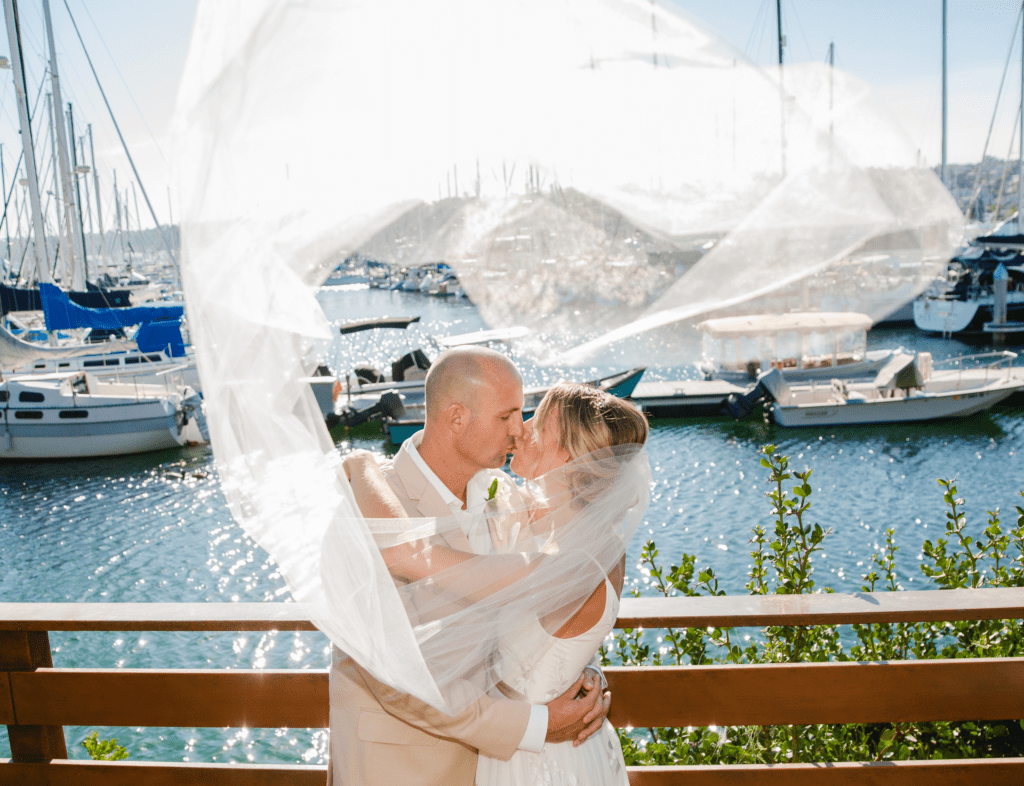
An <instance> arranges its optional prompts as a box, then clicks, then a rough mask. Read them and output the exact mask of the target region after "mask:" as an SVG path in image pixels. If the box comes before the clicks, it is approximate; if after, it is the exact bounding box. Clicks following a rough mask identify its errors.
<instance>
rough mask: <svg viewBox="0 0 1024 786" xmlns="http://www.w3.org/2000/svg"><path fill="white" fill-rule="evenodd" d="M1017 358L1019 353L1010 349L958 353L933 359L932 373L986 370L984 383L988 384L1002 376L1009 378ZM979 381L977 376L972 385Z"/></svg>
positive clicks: (960, 372) (961, 372)
mask: <svg viewBox="0 0 1024 786" xmlns="http://www.w3.org/2000/svg"><path fill="white" fill-rule="evenodd" d="M1016 359H1017V353H1016V352H1010V351H1009V350H1001V351H996V352H976V353H974V354H972V355H958V356H957V357H951V358H946V359H945V360H936V361H933V362H932V375H933V376H934V375H935V374H936V373H937V372H938V373H942V372H946V373H950V374H951V373H953V372H956V373H957V374H958V375H960V374H963V372H964V371H971V370H984V371H985V378H984V384H987V383H988V382H990V381H994V380H995V379H997V378H1000V377H1002V378H1004V379H1009V378H1010V374H1011V369H1012V368H1013V361H1015V360H1016ZM990 373H991V375H992V380H990V379H989V374H990ZM958 381H959V377H958ZM977 383H978V380H977V379H976V378H975V379H972V380H971V386H972V387H973V386H975V385H977Z"/></svg>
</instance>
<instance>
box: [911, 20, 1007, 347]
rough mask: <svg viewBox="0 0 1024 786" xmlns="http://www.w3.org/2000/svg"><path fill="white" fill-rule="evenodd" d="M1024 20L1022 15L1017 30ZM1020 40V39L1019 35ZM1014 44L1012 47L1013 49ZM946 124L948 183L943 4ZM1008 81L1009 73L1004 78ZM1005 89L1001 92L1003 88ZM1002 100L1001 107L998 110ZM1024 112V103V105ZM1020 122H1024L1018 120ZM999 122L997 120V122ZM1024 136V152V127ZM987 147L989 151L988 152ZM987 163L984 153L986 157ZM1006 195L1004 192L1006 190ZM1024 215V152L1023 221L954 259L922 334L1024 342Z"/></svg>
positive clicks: (930, 302)
mask: <svg viewBox="0 0 1024 786" xmlns="http://www.w3.org/2000/svg"><path fill="white" fill-rule="evenodd" d="M1022 16H1024V5H1022V13H1020V14H1018V17H1017V24H1018V25H1020V24H1021V18H1022ZM1021 35H1022V44H1024V26H1021ZM1014 37H1016V33H1014ZM1012 46H1013V43H1012V42H1011V49H1012ZM942 47H943V49H942V51H943V99H942V103H943V120H942V124H943V125H942V131H943V133H942V139H943V142H942V177H943V182H945V174H946V68H945V62H946V61H945V52H946V36H945V2H943V44H942ZM1004 77H1005V73H1004ZM1000 88H1001V86H1000ZM1021 98H1022V100H1024V49H1022V52H1021ZM998 105H999V103H998V98H997V99H996V107H997V108H998ZM1022 108H1024V103H1022ZM1018 118H1019V120H1024V117H1022V116H1020V115H1018ZM993 122H994V117H993ZM1017 125H1018V128H1019V130H1020V144H1021V150H1022V151H1024V122H1019V121H1018V123H1017ZM987 144H988V143H987V141H986V149H987ZM982 159H983V160H984V153H983V154H982ZM1000 191H1001V188H1000ZM1022 214H1024V152H1022V154H1021V160H1020V165H1019V183H1018V192H1017V217H1016V218H1011V219H1010V220H1008V221H1005V222H1003V224H1001V225H1000V226H998V227H997V228H996V229H995V231H993V232H991V233H990V234H988V235H985V236H982V237H977V238H975V239H974V240H972V241H971V243H970V245H969V246H967V247H966V248H965V249H963V250H962V251H961V252H960V253H959V254H957V255H956V256H955V257H953V258H952V259H951V260H950V262H949V265H948V266H947V269H946V275H945V278H944V279H943V280H941V281H939V282H937V284H936V286H935V287H934V288H933V291H931V292H930V293H928V294H926V295H924V296H922V297H920V298H918V299H917V300H915V301H914V324H915V325H916V326H917V327H918V329H920V330H927V331H929V332H932V333H941V334H943V335H947V336H950V335H956V336H957V337H958V338H984V339H986V340H987V339H988V338H989V337H990V336H991V335H994V334H996V335H1001V336H1002V337H1004V338H1005V337H1006V336H1014V335H1016V336H1019V337H1024V253H1022V252H1024V233H1022V230H1021V226H1020V216H1021V215H1022Z"/></svg>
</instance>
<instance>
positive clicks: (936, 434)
mask: <svg viewBox="0 0 1024 786" xmlns="http://www.w3.org/2000/svg"><path fill="white" fill-rule="evenodd" d="M320 300H321V302H322V304H323V305H324V309H325V312H326V313H327V315H328V317H329V318H331V319H333V320H338V321H346V320H352V319H359V318H364V317H372V316H383V315H389V316H398V315H415V314H419V315H421V316H422V319H421V321H420V322H419V323H417V324H415V325H413V326H412V327H411V328H410V329H409V330H408V331H379V332H378V335H373V336H371V335H367V334H361V335H358V336H347V337H345V338H344V340H342V338H341V337H340V336H339V337H338V338H337V339H336V340H335V342H333V343H332V345H331V346H329V347H324V348H323V352H324V359H325V360H326V361H327V362H328V363H329V364H330V365H331V367H332V368H335V369H339V370H344V369H346V368H348V367H350V366H351V365H353V364H354V363H356V362H363V361H366V360H369V361H370V362H371V363H372V364H373V365H375V366H377V367H378V368H386V367H387V364H389V363H390V362H391V361H392V360H394V359H395V358H397V357H398V356H399V355H401V354H403V353H404V352H405V351H408V349H411V348H412V347H414V346H418V345H422V346H424V347H425V348H426V349H427V350H428V354H430V353H431V352H432V351H434V352H436V350H433V349H432V348H431V347H430V345H429V337H430V336H432V335H439V336H443V335H450V334H456V333H466V332H470V331H474V330H479V329H482V328H484V327H485V325H484V324H483V322H482V320H481V319H480V318H479V316H478V315H477V313H476V310H475V308H474V307H473V306H472V305H471V304H469V303H468V302H467V301H464V300H460V301H446V300H440V299H433V298H427V297H424V296H421V295H416V294H406V293H399V292H388V291H380V290H367V289H366V288H364V287H358V286H357V287H339V288H334V289H325V290H323V291H322V292H321V294H320ZM868 338H869V348H881V347H895V346H899V345H903V346H904V347H906V348H908V349H917V350H925V351H929V352H931V353H932V354H933V355H934V356H935V358H936V360H939V359H942V358H945V357H949V356H952V355H959V354H963V353H966V352H970V351H973V349H972V348H971V347H968V346H966V345H964V344H961V343H959V342H957V341H954V340H942V339H937V338H929V337H926V336H923V335H921V334H919V333H917V331H915V330H914V329H913V328H906V329H877V330H874V331H872V332H871V333H870V334H869V337H868ZM543 339H544V337H541V340H543ZM552 341H553V340H552ZM627 343H628V342H627ZM634 346H635V345H634ZM535 349H536V348H535ZM517 361H518V362H519V363H520V366H521V368H522V369H523V372H524V376H525V378H526V383H527V385H530V384H540V383H548V382H551V381H554V380H557V379H560V378H563V377H564V378H568V379H574V380H585V379H593V378H596V377H598V376H600V375H602V374H605V373H609V372H610V371H612V370H616V369H623V368H626V367H628V366H631V365H633V362H632V361H631V360H630V348H629V347H627V348H625V349H619V350H614V349H613V350H612V351H610V352H609V353H608V355H607V356H606V357H603V358H602V359H601V363H600V364H599V365H595V366H593V367H588V368H581V369H566V368H563V367H559V366H557V365H554V366H547V367H540V366H537V365H536V364H533V363H531V362H529V360H528V359H527V358H526V357H525V356H520V357H517ZM693 376H695V374H694V372H693V370H692V369H691V368H690V367H688V366H683V365H679V366H670V365H661V366H651V367H650V368H649V370H648V372H647V375H646V376H645V379H679V378H684V377H690V378H692V377H693ZM336 436H337V437H338V439H339V442H338V444H339V447H340V448H341V449H342V450H349V449H351V448H354V447H361V448H367V449H370V450H373V451H375V452H377V453H380V454H383V453H390V452H393V449H392V448H389V447H387V446H386V443H385V441H384V440H383V438H382V437H369V436H359V437H349V436H346V434H345V433H344V432H342V431H338V432H336ZM767 443H774V444H777V445H778V447H779V450H780V451H781V452H782V453H784V454H786V455H788V456H789V457H790V462H791V466H792V467H794V468H796V469H803V468H804V467H810V468H812V469H813V470H814V474H813V475H812V477H811V485H812V487H813V489H814V493H813V496H812V498H811V499H812V503H813V506H812V508H811V511H810V521H811V522H817V523H820V524H821V525H822V526H823V527H831V528H832V530H833V532H832V534H831V535H830V536H829V537H828V538H827V539H826V541H825V548H824V551H823V552H822V553H820V554H817V555H816V556H815V559H814V566H815V580H816V581H817V584H818V586H819V587H832V588H834V589H835V590H836V591H857V590H859V589H860V587H861V574H862V573H865V572H867V570H868V569H869V567H868V566H869V565H870V560H871V557H872V555H873V553H875V552H876V551H879V550H880V548H881V546H882V545H883V544H884V539H885V534H884V533H885V530H886V529H887V528H889V527H891V528H893V529H895V531H896V540H897V543H898V545H899V546H900V551H899V552H898V554H897V557H896V561H897V566H898V572H899V581H900V584H901V585H902V587H903V588H904V589H908V590H913V589H925V588H927V587H928V583H927V580H926V579H925V578H924V576H923V575H922V574H921V572H920V570H919V568H918V565H919V564H920V562H919V561H920V559H921V558H922V555H921V544H922V543H923V542H924V541H925V540H926V539H931V540H933V541H934V540H935V539H936V538H938V537H941V536H942V535H943V533H944V512H945V510H944V506H943V503H942V495H941V493H940V489H939V486H938V484H937V483H936V479H937V478H940V477H944V478H949V477H954V476H955V477H956V478H957V486H958V489H959V491H960V495H961V496H963V497H965V498H966V501H967V503H966V504H967V508H966V509H967V521H968V528H969V530H971V534H973V535H975V536H976V535H977V534H978V533H980V532H981V530H982V529H983V528H984V526H985V520H986V513H985V511H986V510H994V509H995V508H996V507H999V508H1000V509H1001V510H1002V511H1003V515H1004V521H1005V522H1006V523H1011V522H1012V521H1015V519H1016V513H1015V511H1014V506H1015V505H1017V504H1020V502H1021V499H1020V497H1019V496H1018V492H1019V490H1020V489H1021V488H1022V487H1024V473H1022V472H1021V469H1022V466H1024V464H1022V461H1021V456H1020V453H1021V451H1024V411H1022V409H1021V408H1019V407H1017V408H1012V407H1002V408H997V409H995V410H992V411H990V412H988V413H983V414H981V415H977V416H973V417H970V418H966V419H963V420H958V421H951V422H940V423H934V424H923V425H908V426H893V425H884V426H863V427H854V428H843V429H835V430H825V431H820V430H815V429H789V430H782V429H778V428H776V427H774V426H770V425H767V424H766V423H764V421H763V420H760V419H757V418H753V419H750V420H748V421H744V422H739V423H737V422H734V421H732V420H730V419H727V418H700V419H689V420H666V421H656V422H655V423H654V428H653V430H652V432H651V438H650V442H649V451H650V457H651V465H652V470H653V476H654V483H655V486H654V489H653V494H652V503H651V508H650V510H649V512H648V515H647V517H646V521H645V524H644V526H643V528H642V529H641V531H640V532H639V533H638V535H637V537H636V538H635V540H634V542H633V543H632V545H631V548H630V553H629V565H630V568H629V571H628V573H627V591H628V589H629V587H630V586H633V587H635V588H637V589H638V590H639V591H640V592H641V593H644V592H647V591H648V590H647V589H646V584H647V583H648V579H647V577H645V576H644V575H643V573H642V571H641V570H640V569H639V568H638V567H637V561H638V557H639V553H640V548H641V546H642V544H643V542H644V541H646V540H647V539H649V538H651V539H654V540H655V541H656V542H657V545H658V549H659V552H660V554H659V560H661V561H662V562H663V563H664V564H668V563H675V564H678V557H679V554H680V553H682V552H688V553H692V554H695V555H697V567H698V569H699V568H702V567H704V566H711V567H712V568H714V570H715V573H716V574H717V576H718V578H719V581H720V582H721V585H722V587H723V588H724V589H726V590H727V591H728V592H729V593H743V592H745V590H744V589H743V585H744V583H745V582H746V581H747V567H748V565H749V563H750V555H749V551H750V545H749V543H748V540H749V538H750V536H751V531H752V528H753V527H754V525H755V524H757V523H761V524H762V525H764V526H765V527H766V528H770V527H771V517H770V506H769V503H768V501H767V499H766V498H765V496H764V494H765V492H766V491H767V490H768V485H767V484H766V482H765V481H766V477H767V471H766V470H765V469H764V468H763V467H761V465H760V458H761V456H760V454H759V451H760V449H761V447H762V446H763V445H765V444H767ZM1011 514H1012V516H1011ZM288 598H289V595H288V591H287V588H286V587H285V585H284V582H283V580H282V579H281V576H280V575H279V574H278V573H277V571H276V570H275V566H274V564H273V562H272V560H270V559H269V558H268V556H267V554H266V553H265V552H264V551H262V549H260V548H258V547H256V546H255V544H254V543H253V542H252V541H251V540H250V539H249V538H248V537H247V536H246V535H245V534H244V533H243V532H242V530H241V529H240V528H239V526H238V525H237V524H236V523H235V522H234V521H233V520H232V518H231V515H230V513H229V512H228V510H227V509H226V507H225V502H224V497H223V495H222V494H221V493H220V490H219V487H218V483H217V478H216V473H215V470H214V464H213V457H212V453H211V451H210V450H209V448H187V449H183V450H180V451H170V452H164V453H154V454H148V455H142V456H129V457H121V458H110V459H97V460H87V461H86V460H83V461H69V462H64V463H23V464H18V465H14V464H0V599H2V600H3V601H4V602H40V601H46V602H117V601H121V602H129V601H131V602H190V603H201V602H238V601H242V602H261V601H266V602H282V601H286V600H287V599H288ZM50 641H51V645H52V646H53V660H54V665H55V666H59V667H90V668H113V667H135V668H161V667H162V668H182V667H187V668H246V669H248V668H275V669H282V668H297V669H322V668H325V667H326V666H327V665H328V663H329V661H330V655H329V647H328V643H327V640H326V638H325V637H324V636H322V635H321V634H319V633H315V632H313V633H307V632H298V633H296V632H248V633H234V634H232V633H200V634H187V633H170V632H143V633H139V632H125V633H116V632H111V633H74V634H69V633H51V635H50ZM94 730H95V731H98V732H99V735H100V737H101V738H108V737H112V736H113V737H117V739H118V741H119V742H120V743H121V744H123V745H125V746H126V747H127V748H128V749H129V751H130V754H131V758H132V759H135V760H147V759H154V760H171V761H173V760H179V759H185V760H192V761H213V762H231V761H262V762H278V763H288V762H305V763H310V764H314V763H323V762H324V761H325V757H326V754H327V733H326V731H324V730H310V729H154V728H95V729H94V728H91V727H90V728H79V727H67V728H66V736H67V742H68V753H69V755H70V756H71V757H73V758H86V757H87V754H86V752H85V750H84V749H83V748H82V747H81V745H80V743H81V741H82V739H84V738H85V736H86V735H87V734H89V733H90V732H92V731H94ZM9 755H10V753H9V747H8V744H7V739H6V732H4V733H2V734H0V756H9Z"/></svg>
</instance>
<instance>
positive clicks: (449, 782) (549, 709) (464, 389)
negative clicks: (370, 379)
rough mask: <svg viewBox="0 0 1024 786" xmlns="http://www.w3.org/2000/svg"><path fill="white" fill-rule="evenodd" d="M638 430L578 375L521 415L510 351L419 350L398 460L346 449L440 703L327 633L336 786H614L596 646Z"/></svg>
mask: <svg viewBox="0 0 1024 786" xmlns="http://www.w3.org/2000/svg"><path fill="white" fill-rule="evenodd" d="M647 433H648V427H647V421H646V419H645V418H644V416H643V415H642V414H641V413H640V412H639V411H638V410H637V409H636V408H635V407H634V406H633V405H631V404H629V403H628V402H625V401H623V400H621V399H618V398H615V397H614V396H610V395H608V394H607V393H604V392H603V391H601V390H599V389H597V388H595V387H591V386H587V385H577V384H564V383H563V384H559V385H556V386H555V387H553V388H552V389H551V390H550V391H549V392H548V394H547V395H546V396H545V397H544V399H543V401H542V402H541V403H540V405H539V406H538V407H537V410H536V414H535V416H534V417H533V418H532V419H531V420H529V421H527V422H525V423H524V421H523V383H522V376H521V375H520V374H519V372H518V370H517V369H516V367H515V365H514V364H513V363H512V362H511V361H510V360H508V358H506V357H505V356H503V355H501V354H499V353H497V352H494V351H492V350H488V349H482V348H478V347H469V348H458V349H453V350H449V351H447V352H445V353H444V354H442V355H441V357H440V358H439V359H438V360H437V361H436V362H435V363H434V364H433V365H432V366H431V368H430V371H429V373H428V374H427V378H426V420H425V424H424V428H423V430H422V431H421V432H419V433H417V434H416V435H414V436H413V437H412V438H410V439H408V440H406V442H405V443H404V444H403V446H402V448H401V449H400V450H399V452H398V453H397V455H396V456H395V458H394V460H393V461H392V462H390V463H389V464H386V465H384V466H383V467H381V466H378V464H377V462H376V460H375V459H374V457H373V456H372V454H370V453H368V452H366V451H355V452H353V453H351V454H349V455H348V457H347V458H346V459H345V461H344V468H345V473H346V475H347V476H348V478H349V481H350V484H351V491H352V494H353V496H354V498H355V501H356V503H357V504H358V506H359V509H360V511H361V513H362V515H363V516H364V517H365V518H366V520H367V524H368V525H369V528H370V531H371V532H372V533H373V538H374V542H375V543H376V545H377V547H378V548H379V549H380V553H381V556H382V557H383V561H384V564H385V565H386V566H387V569H388V571H389V573H390V574H391V576H392V577H393V578H394V581H395V584H396V586H397V588H398V592H399V595H400V596H401V600H402V604H403V606H404V608H405V610H406V612H407V614H408V615H409V621H410V622H411V623H412V628H413V631H414V632H415V636H416V641H417V642H418V645H419V650H420V652H421V653H422V655H423V658H424V661H425V663H426V665H427V668H428V669H429V671H430V675H431V676H432V677H433V679H434V680H435V682H436V684H437V686H438V689H439V690H440V693H441V695H442V697H443V701H444V704H443V706H444V708H445V709H446V710H447V711H446V712H442V711H440V710H439V709H437V708H436V707H434V706H431V705H430V704H427V703H425V702H423V701H421V700H419V699H417V698H414V697H412V696H409V695H407V694H404V693H401V692H399V691H397V690H396V689H394V688H391V687H390V686H388V685H386V684H384V683H383V682H381V681H379V680H377V679H376V678H374V677H373V676H372V675H371V674H370V673H369V672H368V671H367V670H366V669H364V668H363V667H361V666H360V665H359V664H358V663H356V662H355V661H354V660H352V659H351V658H349V657H347V656H346V655H345V654H344V653H342V652H341V651H340V650H339V649H338V648H337V647H335V648H333V657H332V665H331V672H330V725H331V731H330V739H331V757H330V767H329V769H328V783H329V786H356V785H357V784H358V785H359V786H384V785H385V784H395V785H396V786H398V785H401V786H434V785H436V786H472V785H473V784H477V785H478V786H505V785H506V784H507V785H508V786H512V784H535V783H536V784H541V783H543V784H551V785H552V786H559V785H560V784H561V785H564V786H569V784H590V785H591V786H605V785H606V784H608V785H610V784H615V785H616V786H620V785H621V786H626V784H627V783H628V779H627V775H626V769H625V763H624V761H623V757H622V750H621V747H620V744H619V740H618V736H617V734H616V732H615V730H614V729H613V728H612V726H611V724H610V723H609V722H608V720H607V715H608V709H609V706H610V701H611V696H610V694H609V693H608V692H606V690H605V688H606V687H607V684H606V683H605V681H604V676H603V675H602V674H601V671H600V668H599V663H600V656H599V655H598V649H599V647H600V645H601V643H602V641H603V640H604V639H605V638H606V637H607V636H608V634H609V632H610V631H611V629H612V625H613V623H614V621H615V618H616V616H617V613H618V607H619V597H620V595H621V592H622V585H623V579H624V572H625V559H626V557H625V554H626V547H627V545H628V543H629V540H630V539H631V537H632V535H633V534H634V533H635V531H636V528H637V526H638V525H639V523H640V521H641V519H642V517H643V515H644V512H645V511H646V508H647V505H648V502H649V494H650V467H649V465H648V462H647V456H646V452H645V450H644V448H643V445H644V443H645V442H646V439H647ZM509 453H512V454H513V456H512V463H511V469H512V471H513V472H514V473H515V474H516V475H518V476H519V477H520V478H522V480H523V482H522V484H521V485H520V484H517V483H515V482H514V481H513V480H512V479H511V478H510V477H509V476H508V475H507V474H505V473H504V472H503V471H502V469H501V468H502V467H503V466H504V464H505V461H506V459H507V457H508V454H509Z"/></svg>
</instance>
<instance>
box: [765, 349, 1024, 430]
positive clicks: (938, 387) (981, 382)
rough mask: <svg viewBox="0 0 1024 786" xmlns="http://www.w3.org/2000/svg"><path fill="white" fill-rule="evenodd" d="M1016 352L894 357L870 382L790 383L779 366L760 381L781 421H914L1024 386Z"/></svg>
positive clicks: (959, 411) (988, 402) (957, 411)
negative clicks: (947, 357)
mask: <svg viewBox="0 0 1024 786" xmlns="http://www.w3.org/2000/svg"><path fill="white" fill-rule="evenodd" d="M1016 357H1017V355H1016V354H1015V353H1013V352H988V353H982V354H978V355H965V356H963V357H959V358H953V359H951V360H948V361H944V362H942V363H937V364H935V367H934V368H933V366H932V358H931V355H930V354H929V353H927V352H920V353H918V355H917V357H916V359H915V358H911V359H909V360H907V358H905V357H898V358H894V359H893V360H892V361H891V362H890V363H888V364H887V365H886V366H885V367H884V368H883V369H882V370H881V371H880V372H879V374H878V376H877V377H876V378H875V379H874V380H872V381H870V382H854V381H844V380H840V379H833V380H830V381H829V382H827V383H825V384H819V383H817V382H812V383H811V384H806V383H805V384H801V385H790V384H788V383H787V382H786V380H785V379H783V377H782V375H781V373H779V371H778V369H773V370H772V371H770V372H768V373H767V374H765V375H763V376H762V377H761V380H760V384H759V387H761V388H763V389H764V391H766V392H767V394H768V395H769V396H770V397H771V399H772V403H771V414H772V417H773V418H774V420H775V422H776V423H778V424H779V425H780V426H837V425H843V426H845V425H858V424H867V423H911V422H918V421H924V420H937V419H941V418H954V417H964V416H966V415H973V414H975V413H977V412H982V411H984V410H986V409H988V408H989V407H991V406H993V405H994V404H998V403H999V402H1000V401H1003V400H1004V399H1006V398H1009V397H1010V396H1012V395H1014V394H1015V393H1018V392H1020V391H1022V390H1024V377H1021V376H1019V375H1017V374H1015V373H1014V369H1013V368H1012V364H1013V360H1014V359H1015V358H1016Z"/></svg>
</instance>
